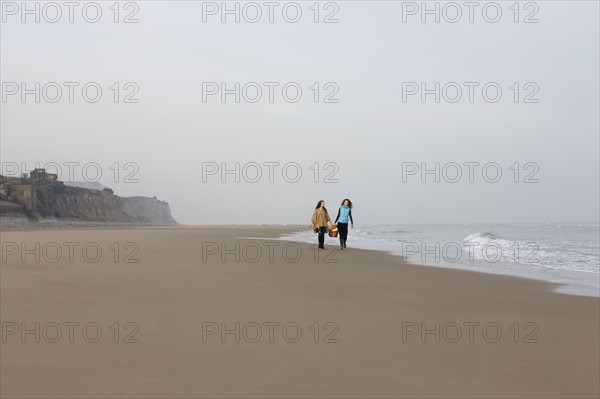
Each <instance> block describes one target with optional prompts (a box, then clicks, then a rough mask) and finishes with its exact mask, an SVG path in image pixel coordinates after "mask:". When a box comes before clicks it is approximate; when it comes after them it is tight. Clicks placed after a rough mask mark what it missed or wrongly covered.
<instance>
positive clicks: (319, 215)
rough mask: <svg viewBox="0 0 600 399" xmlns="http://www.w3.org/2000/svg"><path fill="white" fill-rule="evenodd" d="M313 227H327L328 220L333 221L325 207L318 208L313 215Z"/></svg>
mask: <svg viewBox="0 0 600 399" xmlns="http://www.w3.org/2000/svg"><path fill="white" fill-rule="evenodd" d="M311 221H312V224H313V228H317V227H327V222H331V218H330V217H329V214H328V213H327V212H325V210H324V209H323V208H317V209H315V211H314V212H313V215H312V219H311Z"/></svg>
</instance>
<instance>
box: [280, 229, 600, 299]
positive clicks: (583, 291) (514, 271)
mask: <svg viewBox="0 0 600 399" xmlns="http://www.w3.org/2000/svg"><path fill="white" fill-rule="evenodd" d="M299 233H302V231H299V232H293V233H289V234H284V235H282V236H281V239H282V240H288V241H293V242H299V243H307V241H306V240H305V237H303V236H300V235H298V234H299ZM295 234H296V235H297V236H296V237H294V235H295ZM326 240H327V238H326ZM351 244H353V242H351ZM326 245H327V241H326ZM329 245H332V244H329ZM333 245H336V244H333ZM359 245H360V244H359ZM354 248H356V249H362V250H369V251H378V252H382V253H385V254H388V255H391V256H394V257H399V258H401V259H402V260H403V262H405V263H408V264H412V265H415V266H424V267H433V268H438V269H443V270H457V271H467V272H472V273H482V274H486V275H492V276H506V277H515V278H521V279H526V280H532V281H537V282H542V283H547V284H549V285H550V286H551V287H552V288H551V291H552V292H554V293H557V294H562V295H573V296H581V297H591V298H600V290H599V289H598V286H596V285H594V286H592V283H591V282H590V280H591V279H586V278H581V277H583V276H589V275H592V276H596V277H597V278H596V280H600V275H598V274H596V273H593V272H583V271H571V270H560V269H554V268H551V267H546V266H542V265H536V264H532V265H527V266H528V267H533V268H534V269H537V270H536V271H537V272H538V274H535V273H534V272H533V271H532V270H528V269H523V268H520V267H519V266H520V265H521V264H520V263H504V264H503V265H504V266H506V267H508V268H510V270H509V271H506V270H503V271H499V270H497V269H493V268H485V267H483V266H482V265H481V264H473V263H472V264H471V265H470V267H469V266H465V265H463V264H456V263H454V264H453V263H444V262H438V263H437V264H436V263H433V262H421V261H419V260H418V259H411V258H410V257H408V256H406V255H402V253H400V252H398V251H397V250H393V249H385V248H369V247H367V246H362V247H361V246H359V247H354ZM542 275H544V276H542ZM567 275H568V276H569V277H570V278H571V280H567V277H566V276H567ZM577 278H580V281H579V282H578V283H579V285H574V283H573V280H577ZM596 280H594V282H595V281H596ZM599 283H600V281H599Z"/></svg>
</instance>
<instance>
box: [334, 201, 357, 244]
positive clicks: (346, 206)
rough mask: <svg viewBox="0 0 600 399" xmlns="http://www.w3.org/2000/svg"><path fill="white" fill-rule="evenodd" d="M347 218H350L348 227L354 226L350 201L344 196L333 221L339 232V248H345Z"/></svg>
mask: <svg viewBox="0 0 600 399" xmlns="http://www.w3.org/2000/svg"><path fill="white" fill-rule="evenodd" d="M348 219H350V227H351V228H354V220H352V201H350V200H349V199H348V198H346V199H345V200H343V201H342V205H341V206H340V209H339V210H338V214H337V217H336V218H335V222H334V223H335V224H337V226H338V230H339V232H340V249H344V248H346V240H347V239H348ZM338 220H339V223H338Z"/></svg>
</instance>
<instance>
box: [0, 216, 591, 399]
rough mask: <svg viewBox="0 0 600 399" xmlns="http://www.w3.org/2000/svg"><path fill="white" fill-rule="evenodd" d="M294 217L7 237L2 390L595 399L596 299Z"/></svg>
mask: <svg viewBox="0 0 600 399" xmlns="http://www.w3.org/2000/svg"><path fill="white" fill-rule="evenodd" d="M297 229H298V228H297V227H294V228H290V227H271V226H256V227H250V226H231V227H218V226H206V227H186V226H174V227H138V228H127V227H123V228H111V229H58V230H49V229H45V230H38V231H35V230H32V231H2V237H1V241H2V263H1V266H0V280H1V302H0V306H1V308H0V310H1V313H0V317H1V321H2V344H1V364H0V377H1V380H0V383H1V388H0V396H2V397H3V398H36V397H44V398H92V397H93V398H99V397H103V398H117V397H118V398H134V397H135V398H137V397H146V398H162V397H169V398H203V397H206V398H235V397H240V398H241V397H244V398H275V397H286V398H316V397H319V398H325V397H332V398H370V397H385V398H402V397H411V398H414V397H427V398H431V397H444V398H446V397H472V398H499V397H502V398H509V397H519V398H527V397H529V398H542V397H544V398H573V397H578V398H597V397H599V396H600V382H599V375H600V366H599V359H600V343H599V339H598V337H599V336H600V331H599V315H600V303H599V300H598V298H591V297H581V296H568V295H562V294H557V293H553V292H551V286H550V285H549V284H546V283H543V282H539V281H533V280H525V279H519V278H513V277H504V276H494V275H487V274H480V273H474V272H468V271H458V270H449V269H441V268H434V267H424V266H418V265H410V264H405V263H402V261H401V258H399V257H395V256H391V255H387V254H385V253H383V252H376V251H367V250H358V249H353V248H351V247H352V242H348V246H349V248H348V249H347V250H344V251H338V250H337V247H334V246H328V248H327V249H325V250H321V251H320V252H319V251H318V250H317V249H316V248H315V246H314V245H313V246H310V245H307V244H298V243H291V242H286V241H280V240H274V239H273V238H275V237H278V236H280V235H281V234H284V233H287V232H290V231H296V230H297ZM250 237H258V238H260V239H253V238H250ZM315 241H316V239H315ZM36 323H37V324H36Z"/></svg>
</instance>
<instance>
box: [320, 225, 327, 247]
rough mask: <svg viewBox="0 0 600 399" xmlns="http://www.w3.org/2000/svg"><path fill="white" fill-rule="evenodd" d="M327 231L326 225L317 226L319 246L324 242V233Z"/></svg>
mask: <svg viewBox="0 0 600 399" xmlns="http://www.w3.org/2000/svg"><path fill="white" fill-rule="evenodd" d="M326 232H327V227H319V246H320V247H322V246H323V244H325V233H326Z"/></svg>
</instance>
